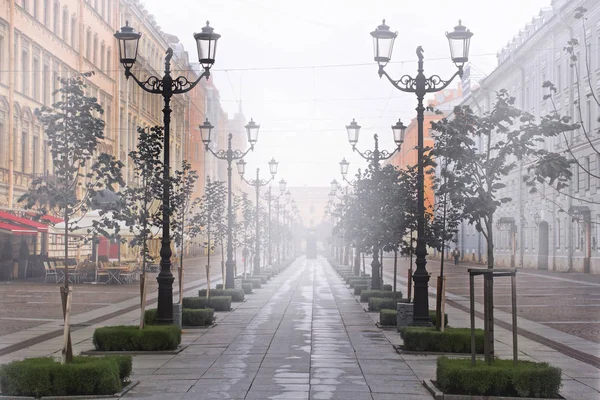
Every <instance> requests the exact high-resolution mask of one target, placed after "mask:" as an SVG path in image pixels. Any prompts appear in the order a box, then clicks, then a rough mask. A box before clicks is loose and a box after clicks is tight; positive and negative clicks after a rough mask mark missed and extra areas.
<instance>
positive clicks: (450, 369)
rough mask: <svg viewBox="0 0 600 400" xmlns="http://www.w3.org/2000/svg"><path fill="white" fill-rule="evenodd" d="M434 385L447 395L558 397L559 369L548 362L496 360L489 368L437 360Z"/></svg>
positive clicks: (458, 360)
mask: <svg viewBox="0 0 600 400" xmlns="http://www.w3.org/2000/svg"><path fill="white" fill-rule="evenodd" d="M436 376H437V378H436V380H437V382H436V384H437V386H438V388H439V389H441V390H442V391H443V392H444V393H448V394H465V395H466V394H468V395H478V396H507V397H509V396H512V397H530V398H531V397H533V398H539V397H545V398H557V397H558V391H559V390H560V387H561V386H562V383H561V370H560V369H559V368H555V367H552V366H550V365H548V364H547V363H538V362H533V361H519V362H518V363H517V365H516V366H515V365H513V361H512V360H499V359H495V360H494V361H493V363H492V365H487V364H486V363H485V362H484V361H481V360H479V361H477V362H476V364H475V365H474V366H471V360H470V359H449V358H447V357H440V358H438V360H437V371H436Z"/></svg>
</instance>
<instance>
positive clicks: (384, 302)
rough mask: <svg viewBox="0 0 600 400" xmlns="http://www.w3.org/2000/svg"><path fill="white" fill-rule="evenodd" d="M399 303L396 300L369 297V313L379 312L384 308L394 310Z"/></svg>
mask: <svg viewBox="0 0 600 400" xmlns="http://www.w3.org/2000/svg"><path fill="white" fill-rule="evenodd" d="M397 303H398V301H397V300H396V299H385V298H381V297H369V311H379V310H381V309H382V308H387V309H390V310H393V309H394V308H396V304H397Z"/></svg>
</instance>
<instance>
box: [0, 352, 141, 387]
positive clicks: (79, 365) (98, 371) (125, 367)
mask: <svg viewBox="0 0 600 400" xmlns="http://www.w3.org/2000/svg"><path fill="white" fill-rule="evenodd" d="M131 368H132V361H131V357H129V356H108V357H85V356H76V357H74V358H73V363H70V364H64V365H61V364H60V362H59V361H55V360H54V359H52V358H28V359H25V360H22V361H13V362H11V363H9V364H6V365H3V366H1V367H0V391H1V392H2V394H4V395H8V396H33V397H41V396H76V395H79V396H85V395H90V396H91V395H111V394H114V393H117V392H119V391H121V389H123V383H125V382H126V381H127V380H128V379H129V375H130V374H131Z"/></svg>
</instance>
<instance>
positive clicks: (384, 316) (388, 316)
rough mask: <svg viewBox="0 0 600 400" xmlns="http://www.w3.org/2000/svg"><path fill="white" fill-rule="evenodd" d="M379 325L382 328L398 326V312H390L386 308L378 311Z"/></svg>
mask: <svg viewBox="0 0 600 400" xmlns="http://www.w3.org/2000/svg"><path fill="white" fill-rule="evenodd" d="M379 323H380V324H381V325H383V326H397V325H398V311H396V310H391V309H388V308H382V309H380V310H379Z"/></svg>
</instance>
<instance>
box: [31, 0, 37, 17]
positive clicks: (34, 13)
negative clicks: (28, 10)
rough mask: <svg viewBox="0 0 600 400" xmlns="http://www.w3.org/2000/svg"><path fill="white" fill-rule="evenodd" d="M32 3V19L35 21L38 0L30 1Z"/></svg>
mask: <svg viewBox="0 0 600 400" xmlns="http://www.w3.org/2000/svg"><path fill="white" fill-rule="evenodd" d="M32 1H33V17H34V18H35V19H38V12H39V11H38V1H39V0H32Z"/></svg>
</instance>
